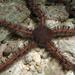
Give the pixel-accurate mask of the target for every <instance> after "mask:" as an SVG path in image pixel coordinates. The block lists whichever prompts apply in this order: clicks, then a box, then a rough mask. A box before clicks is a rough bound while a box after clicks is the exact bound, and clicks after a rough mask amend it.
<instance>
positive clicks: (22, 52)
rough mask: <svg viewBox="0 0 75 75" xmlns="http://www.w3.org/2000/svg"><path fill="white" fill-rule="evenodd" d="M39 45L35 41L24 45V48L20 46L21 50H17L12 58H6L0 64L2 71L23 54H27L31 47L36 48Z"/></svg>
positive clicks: (0, 70)
mask: <svg viewBox="0 0 75 75" xmlns="http://www.w3.org/2000/svg"><path fill="white" fill-rule="evenodd" d="M36 47H37V45H36V44H35V42H31V43H30V44H28V45H27V46H24V47H23V48H19V50H17V51H15V52H14V53H13V54H12V56H11V57H10V58H8V59H7V60H6V62H5V63H2V64H0V72H2V71H4V70H5V69H6V68H7V67H9V66H10V65H11V64H13V62H14V61H15V60H16V59H17V58H19V57H21V56H23V54H26V53H27V52H28V51H29V50H30V49H32V48H36Z"/></svg>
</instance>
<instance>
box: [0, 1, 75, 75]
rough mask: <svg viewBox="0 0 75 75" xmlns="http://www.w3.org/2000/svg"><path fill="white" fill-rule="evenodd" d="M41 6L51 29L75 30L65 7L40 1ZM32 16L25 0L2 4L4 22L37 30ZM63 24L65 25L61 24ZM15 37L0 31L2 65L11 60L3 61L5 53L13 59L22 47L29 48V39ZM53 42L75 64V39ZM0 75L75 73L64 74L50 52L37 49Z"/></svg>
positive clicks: (5, 31) (74, 73) (6, 31)
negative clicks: (67, 28)
mask: <svg viewBox="0 0 75 75" xmlns="http://www.w3.org/2000/svg"><path fill="white" fill-rule="evenodd" d="M37 2H38V3H39V7H40V8H41V9H42V10H43V12H45V14H46V17H47V19H46V25H47V27H49V28H54V27H56V26H62V25H65V26H70V28H73V27H74V26H75V22H74V18H68V17H69V14H68V12H67V11H66V9H65V6H64V5H62V4H57V5H54V4H53V5H50V6H45V5H44V4H45V0H37ZM30 13H31V12H30V11H29V10H28V8H27V7H26V5H25V2H24V1H23V0H0V19H6V20H7V21H10V22H12V23H16V24H19V25H22V26H24V27H28V28H30V29H34V28H35V27H36V25H38V24H37V23H35V22H34V21H33V20H32V19H30V17H29V16H30ZM59 20H61V21H63V22H62V23H61V22H60V21H59ZM12 34H13V33H11V32H10V31H8V30H7V29H6V28H4V27H0V63H1V61H5V59H7V57H2V52H3V51H5V52H6V53H9V57H10V56H11V55H12V53H13V52H14V51H15V50H16V49H17V48H18V47H22V46H23V45H24V44H25V45H27V44H28V42H29V40H27V39H22V38H21V37H19V36H16V35H14V34H13V35H12ZM52 41H53V42H54V43H55V45H56V47H58V48H59V49H60V50H61V51H62V53H63V54H64V55H65V56H67V58H68V59H69V60H70V61H72V62H73V63H75V36H72V37H67V38H58V39H53V40H52ZM0 75H75V72H74V71H72V70H69V71H66V70H65V71H63V70H62V66H61V65H60V64H59V63H58V61H57V60H56V59H54V58H52V57H51V54H49V52H48V51H46V49H44V48H39V47H37V48H34V49H31V51H30V52H28V53H27V54H26V55H24V56H23V57H21V58H20V59H19V60H18V61H16V62H15V63H14V64H13V65H12V66H11V67H9V68H7V70H6V71H3V72H2V73H0Z"/></svg>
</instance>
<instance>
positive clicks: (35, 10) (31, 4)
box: [26, 0, 45, 26]
mask: <svg viewBox="0 0 75 75" xmlns="http://www.w3.org/2000/svg"><path fill="white" fill-rule="evenodd" d="M26 3H27V5H28V7H29V9H30V10H31V11H32V12H33V13H34V14H35V15H36V16H37V17H38V18H39V21H40V22H39V23H40V25H41V26H42V25H45V13H44V12H43V11H42V10H41V9H40V8H39V7H38V5H37V4H36V1H35V0H26Z"/></svg>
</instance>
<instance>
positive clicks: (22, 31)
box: [0, 20, 32, 37]
mask: <svg viewBox="0 0 75 75" xmlns="http://www.w3.org/2000/svg"><path fill="white" fill-rule="evenodd" d="M0 26H4V27H6V28H7V29H9V30H10V31H11V32H14V33H17V34H19V35H20V36H22V37H32V30H29V29H28V28H24V27H22V26H20V25H17V24H12V23H11V22H8V21H6V20H0Z"/></svg>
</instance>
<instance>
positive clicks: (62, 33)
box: [53, 27, 75, 37]
mask: <svg viewBox="0 0 75 75" xmlns="http://www.w3.org/2000/svg"><path fill="white" fill-rule="evenodd" d="M53 36H54V37H69V36H75V28H72V29H70V28H66V27H65V28H57V29H54V30H53Z"/></svg>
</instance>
